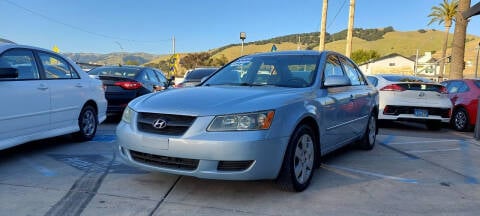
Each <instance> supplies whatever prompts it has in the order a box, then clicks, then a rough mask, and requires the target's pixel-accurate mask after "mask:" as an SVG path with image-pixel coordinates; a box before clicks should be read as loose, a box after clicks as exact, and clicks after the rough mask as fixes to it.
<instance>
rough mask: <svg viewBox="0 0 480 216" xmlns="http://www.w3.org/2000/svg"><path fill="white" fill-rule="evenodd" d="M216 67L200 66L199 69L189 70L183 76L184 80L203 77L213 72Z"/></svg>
mask: <svg viewBox="0 0 480 216" xmlns="http://www.w3.org/2000/svg"><path fill="white" fill-rule="evenodd" d="M217 69H218V68H201V69H195V70H193V71H191V72H190V73H188V74H187V76H186V77H185V79H186V80H197V79H198V80H200V79H202V78H203V77H206V76H208V75H210V74H212V73H213V72H215V71H216V70H217Z"/></svg>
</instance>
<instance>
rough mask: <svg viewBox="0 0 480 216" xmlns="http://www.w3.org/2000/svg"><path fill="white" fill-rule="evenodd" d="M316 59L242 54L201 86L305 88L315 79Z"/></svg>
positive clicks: (317, 59)
mask: <svg viewBox="0 0 480 216" xmlns="http://www.w3.org/2000/svg"><path fill="white" fill-rule="evenodd" d="M318 62H319V57H318V56H316V55H266V56H264V55H259V56H245V57H242V58H239V59H237V60H236V61H234V62H232V63H230V64H229V65H227V66H226V67H224V68H222V69H221V70H220V71H218V72H217V73H215V75H214V76H212V77H211V78H210V79H208V80H207V81H206V82H205V83H204V85H207V86H208V85H244V86H279V87H291V88H303V87H308V86H311V85H312V84H313V82H314V80H315V77H316V71H317V66H318Z"/></svg>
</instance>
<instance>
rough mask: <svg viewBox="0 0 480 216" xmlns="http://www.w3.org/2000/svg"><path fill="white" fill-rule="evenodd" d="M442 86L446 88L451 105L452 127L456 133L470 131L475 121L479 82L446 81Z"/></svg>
mask: <svg viewBox="0 0 480 216" xmlns="http://www.w3.org/2000/svg"><path fill="white" fill-rule="evenodd" d="M442 84H443V85H444V86H445V87H447V91H448V97H449V98H450V100H451V101H452V104H453V112H452V113H453V114H452V119H451V121H450V123H451V125H452V127H453V128H454V129H455V130H458V131H467V130H472V129H473V128H474V126H475V122H476V120H477V109H478V107H477V106H478V97H480V80H477V79H463V80H448V81H444V82H442Z"/></svg>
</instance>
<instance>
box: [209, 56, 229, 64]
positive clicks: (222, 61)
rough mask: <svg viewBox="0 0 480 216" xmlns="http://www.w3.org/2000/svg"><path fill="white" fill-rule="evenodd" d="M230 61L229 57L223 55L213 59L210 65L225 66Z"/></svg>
mask: <svg viewBox="0 0 480 216" xmlns="http://www.w3.org/2000/svg"><path fill="white" fill-rule="evenodd" d="M227 63H228V59H227V57H225V55H223V54H222V55H221V56H220V57H218V58H215V59H213V61H212V64H211V65H210V66H223V65H225V64H227Z"/></svg>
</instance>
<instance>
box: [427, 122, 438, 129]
mask: <svg viewBox="0 0 480 216" xmlns="http://www.w3.org/2000/svg"><path fill="white" fill-rule="evenodd" d="M426 125H427V128H428V129H429V130H440V129H441V128H442V122H440V121H427V123H426Z"/></svg>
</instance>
